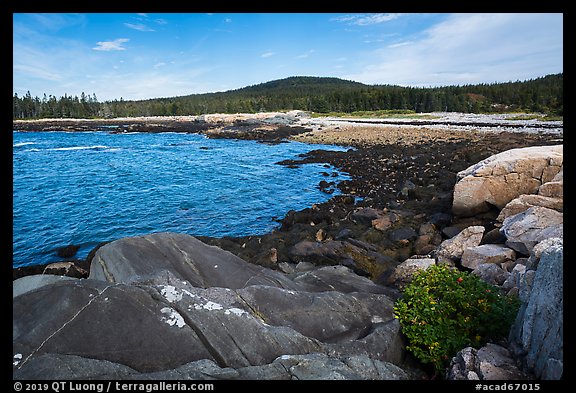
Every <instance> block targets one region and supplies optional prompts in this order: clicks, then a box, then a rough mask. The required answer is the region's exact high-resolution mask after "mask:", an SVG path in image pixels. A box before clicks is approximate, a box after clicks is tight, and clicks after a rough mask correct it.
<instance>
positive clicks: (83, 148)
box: [50, 145, 110, 151]
mask: <svg viewBox="0 0 576 393" xmlns="http://www.w3.org/2000/svg"><path fill="white" fill-rule="evenodd" d="M109 148H110V147H109V146H103V145H94V146H71V147H56V148H54V149H50V150H58V151H66V150H97V149H109Z"/></svg>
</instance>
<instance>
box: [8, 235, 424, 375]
mask: <svg viewBox="0 0 576 393" xmlns="http://www.w3.org/2000/svg"><path fill="white" fill-rule="evenodd" d="M207 269H209V270H210V271H211V272H212V273H211V274H206V270H207ZM313 275H315V276H313ZM31 277H34V276H31ZM24 279H28V280H30V278H29V277H25V278H23V279H21V280H24ZM316 282H318V284H316ZM342 283H346V284H345V285H342ZM332 284H333V285H332ZM337 287H338V290H335V288H337ZM327 289H329V290H327ZM387 291H388V292H390V290H383V289H382V287H380V286H378V285H375V284H374V283H373V282H371V281H370V280H369V279H367V278H363V277H359V276H357V275H355V274H354V273H353V272H352V271H351V270H349V269H347V268H344V267H332V266H327V267H323V268H317V269H315V270H312V271H308V272H303V273H300V274H295V275H292V276H288V275H285V274H282V273H279V272H277V271H273V270H270V269H267V268H263V267H260V266H255V265H252V264H249V263H247V262H244V261H242V260H241V259H240V258H238V257H236V256H234V255H232V254H230V253H229V252H226V251H223V250H220V249H218V248H216V247H211V246H208V245H205V244H203V243H201V242H199V241H198V240H196V239H195V238H193V237H191V236H188V235H181V234H172V233H158V234H152V235H148V236H143V237H136V238H125V239H120V240H117V241H114V242H111V243H109V244H106V245H104V246H102V247H101V248H100V249H99V250H98V251H97V252H96V253H95V256H94V258H93V261H92V268H91V278H90V279H68V280H59V281H56V282H53V283H42V285H41V286H38V287H34V285H29V286H28V287H27V288H25V289H24V290H22V291H21V293H20V294H15V297H14V300H13V306H14V314H13V336H14V339H13V352H14V354H13V356H14V358H13V359H14V361H13V365H14V374H13V375H14V378H17V379H72V378H166V379H170V378H181V377H182V378H221V379H243V378H257V377H258V376H261V377H263V378H270V379H290V378H293V379H307V378H309V379H316V378H328V379H342V378H344V379H361V378H368V377H380V378H391V379H410V378H412V377H413V373H412V371H409V370H410V367H409V362H408V363H407V362H406V360H407V357H406V353H405V352H404V342H403V339H402V336H401V334H400V327H399V324H398V322H397V320H395V319H394V317H393V315H392V307H393V301H394V298H393V297H392V296H389V294H386V292H387ZM63 299H66V301H62V300H63ZM363 365H370V366H371V369H370V370H371V371H370V370H363Z"/></svg>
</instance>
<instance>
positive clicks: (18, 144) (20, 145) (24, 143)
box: [12, 142, 36, 147]
mask: <svg viewBox="0 0 576 393" xmlns="http://www.w3.org/2000/svg"><path fill="white" fill-rule="evenodd" d="M27 145H36V142H18V143H15V144H13V145H12V147H22V146H27Z"/></svg>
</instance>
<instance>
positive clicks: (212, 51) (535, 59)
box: [13, 13, 563, 101]
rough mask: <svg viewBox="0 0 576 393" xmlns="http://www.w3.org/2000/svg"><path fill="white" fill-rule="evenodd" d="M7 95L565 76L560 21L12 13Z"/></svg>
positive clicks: (136, 95)
mask: <svg viewBox="0 0 576 393" xmlns="http://www.w3.org/2000/svg"><path fill="white" fill-rule="evenodd" d="M13 55H14V56H13V92H14V93H18V94H19V95H23V94H25V93H26V91H30V92H31V94H32V95H33V96H39V97H42V95H43V94H44V93H46V94H47V95H50V94H52V95H55V96H57V97H59V96H62V95H64V94H65V93H66V94H69V95H78V96H79V95H80V93H81V92H85V93H86V94H92V93H95V94H96V96H97V97H98V99H99V100H100V101H104V100H112V99H119V98H120V97H122V98H123V99H125V100H129V99H146V98H156V97H172V96H180V95H187V94H193V93H207V92H215V91H225V90H230V89H237V88H241V87H245V86H249V85H254V84H258V83H263V82H267V81H270V80H275V79H281V78H285V77H289V76H297V75H302V76H330V77H338V78H343V79H348V80H354V81H358V82H362V83H366V84H394V85H401V86H420V87H428V86H446V85H462V84H475V83H494V82H507V81H516V80H526V79H532V78H537V77H540V76H544V75H547V74H554V73H559V72H563V15H562V14H558V13H556V14H553V13H540V14H537V13H536V14H530V13H518V14H514V13H504V14H494V13H490V14H471V13H466V14H430V13H428V14H417V13H413V14H410V13H408V14H400V13H382V14H329V13H298V14H289V13H276V14H265V13H252V14H243V13H230V14H224V13H214V14H200V13H196V14H182V13H168V14H129V13H119V14H113V13H102V14H96V13H88V14H55V13H51V14H28V13H17V14H13Z"/></svg>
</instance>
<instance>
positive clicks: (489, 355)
mask: <svg viewBox="0 0 576 393" xmlns="http://www.w3.org/2000/svg"><path fill="white" fill-rule="evenodd" d="M446 379H448V380H474V381H476V380H484V381H493V380H505V381H509V380H529V379H531V378H530V376H529V375H528V374H526V373H524V372H522V371H521V370H519V369H518V367H517V366H516V364H515V362H514V359H513V358H512V356H511V355H510V352H509V351H508V350H507V349H506V348H504V347H501V346H499V345H496V344H491V343H488V344H486V346H484V347H482V348H480V349H475V348H472V347H467V348H464V349H463V350H461V351H460V352H458V353H457V354H456V356H455V357H454V358H452V361H451V363H450V367H449V368H448V372H447V375H446Z"/></svg>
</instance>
